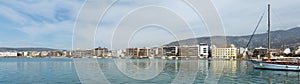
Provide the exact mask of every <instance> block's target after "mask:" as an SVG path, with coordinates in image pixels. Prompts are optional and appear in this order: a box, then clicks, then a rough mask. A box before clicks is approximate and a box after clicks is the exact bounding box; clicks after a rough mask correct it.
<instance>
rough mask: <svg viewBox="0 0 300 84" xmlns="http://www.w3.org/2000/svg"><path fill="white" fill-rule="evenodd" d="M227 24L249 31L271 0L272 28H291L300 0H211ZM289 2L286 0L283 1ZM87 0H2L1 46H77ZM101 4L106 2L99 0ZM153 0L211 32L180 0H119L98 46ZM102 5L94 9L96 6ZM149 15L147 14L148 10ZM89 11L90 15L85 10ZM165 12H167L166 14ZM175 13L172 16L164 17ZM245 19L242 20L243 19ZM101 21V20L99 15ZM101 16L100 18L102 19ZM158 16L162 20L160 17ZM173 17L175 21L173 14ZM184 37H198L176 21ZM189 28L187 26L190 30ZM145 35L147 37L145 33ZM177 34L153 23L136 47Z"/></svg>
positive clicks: (134, 41) (230, 29)
mask: <svg viewBox="0 0 300 84" xmlns="http://www.w3.org/2000/svg"><path fill="white" fill-rule="evenodd" d="M99 2H102V0H99ZM212 2H213V4H214V5H215V7H216V9H217V11H218V13H219V15H220V17H221V19H222V22H223V25H224V30H225V34H226V35H228V36H241V35H250V34H251V33H252V31H253V29H254V27H255V25H256V24H257V21H258V19H259V17H260V16H261V15H262V13H263V11H266V5H267V3H270V4H271V5H272V8H271V9H272V12H273V13H272V15H271V16H272V17H273V19H272V30H273V31H274V30H287V29H289V28H293V27H298V26H299V25H300V21H299V20H297V18H300V15H297V14H299V13H300V9H298V8H299V7H300V6H299V5H298V4H299V3H300V1H297V0H290V1H289V2H286V1H284V0H273V1H267V0H266V1H238V0H227V1H216V0H212ZM283 3H284V4H283ZM83 4H84V0H76V1H74V0H73V1H71V0H70V1H58V0H53V1H32V0H22V1H18V0H11V1H0V9H1V10H2V11H1V15H0V25H1V31H0V36H1V37H0V38H1V40H0V46H1V47H48V48H59V49H72V35H73V27H74V24H75V23H86V24H87V25H86V26H84V27H90V25H89V23H94V22H83V21H79V20H77V18H76V17H77V15H78V13H80V12H81V10H80V8H81V7H82V5H83ZM95 5H101V4H95ZM148 5H154V6H163V7H166V8H168V9H170V10H171V11H172V12H175V13H176V14H177V15H178V16H180V17H181V18H184V20H185V21H186V23H188V24H189V25H190V28H191V31H192V32H193V33H194V35H195V37H203V36H210V34H209V32H208V30H207V28H206V26H205V25H204V23H203V21H202V19H201V18H199V17H198V16H197V15H196V14H195V13H194V12H193V10H192V9H191V8H190V7H189V6H188V5H186V4H185V3H184V2H182V1H180V0H176V1H172V2H170V1H168V0H166V1H160V0H155V1H147V0H146V1H130V0H122V1H118V2H116V3H115V4H114V5H113V6H112V7H111V8H110V10H108V11H107V13H106V15H105V16H103V19H102V22H100V24H99V26H98V27H99V28H98V30H97V31H95V32H96V34H95V47H97V46H103V47H108V48H109V47H110V46H111V40H112V36H113V32H114V30H115V27H116V26H117V25H118V23H119V22H120V20H121V19H122V18H123V17H124V16H126V14H128V13H129V12H132V10H134V9H136V8H139V7H144V6H148ZM94 10H97V9H90V10H88V11H94ZM144 16H147V15H144ZM86 17H88V16H86ZM161 18H163V17H161ZM163 19H170V18H163ZM241 21H243V22H241ZM97 22H98V21H97ZM97 22H96V23H97ZM158 22H159V20H158ZM170 23H174V24H176V23H175V22H172V21H171V20H170ZM265 23H266V18H264V20H263V22H262V25H261V26H260V28H259V29H258V33H265V32H266V30H267V29H266V24H265ZM175 27H176V28H175V29H176V30H177V32H181V34H182V35H183V37H185V39H188V38H193V37H188V36H184V35H185V33H186V32H185V31H188V30H186V29H183V30H182V28H181V27H180V26H175ZM187 33H188V32H187ZM145 37H146V38H145ZM176 40H182V39H176V38H174V37H173V36H172V35H171V34H170V32H168V31H166V30H163V29H162V28H160V27H156V26H150V27H148V28H145V29H143V30H140V31H139V32H137V33H135V35H133V36H132V38H131V43H130V46H131V47H143V46H144V47H145V46H160V45H162V44H166V43H168V42H173V41H176Z"/></svg>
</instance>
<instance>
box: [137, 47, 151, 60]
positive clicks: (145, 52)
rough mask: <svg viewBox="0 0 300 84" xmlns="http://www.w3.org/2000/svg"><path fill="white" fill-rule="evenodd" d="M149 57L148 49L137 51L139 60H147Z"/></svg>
mask: <svg viewBox="0 0 300 84" xmlns="http://www.w3.org/2000/svg"><path fill="white" fill-rule="evenodd" d="M149 56H150V48H141V49H139V58H148V57H149Z"/></svg>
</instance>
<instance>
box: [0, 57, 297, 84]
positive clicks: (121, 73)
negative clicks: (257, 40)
mask: <svg viewBox="0 0 300 84" xmlns="http://www.w3.org/2000/svg"><path fill="white" fill-rule="evenodd" d="M170 83H172V84H278V83H279V84H299V83H300V72H296V71H276V70H260V69H254V68H253V65H252V64H251V63H250V62H248V61H244V60H189V59H186V60H166V59H117V58H116V59H93V58H76V59H75V58H0V84H170Z"/></svg>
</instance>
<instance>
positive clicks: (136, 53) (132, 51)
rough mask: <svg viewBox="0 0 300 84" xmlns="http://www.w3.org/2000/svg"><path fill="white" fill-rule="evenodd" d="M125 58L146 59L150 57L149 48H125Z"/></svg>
mask: <svg viewBox="0 0 300 84" xmlns="http://www.w3.org/2000/svg"><path fill="white" fill-rule="evenodd" d="M126 56H132V57H133V58H147V57H149V56H150V48H127V49H126Z"/></svg>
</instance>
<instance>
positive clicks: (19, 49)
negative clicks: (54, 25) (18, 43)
mask: <svg viewBox="0 0 300 84" xmlns="http://www.w3.org/2000/svg"><path fill="white" fill-rule="evenodd" d="M52 50H58V49H51V48H7V47H0V51H52Z"/></svg>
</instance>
